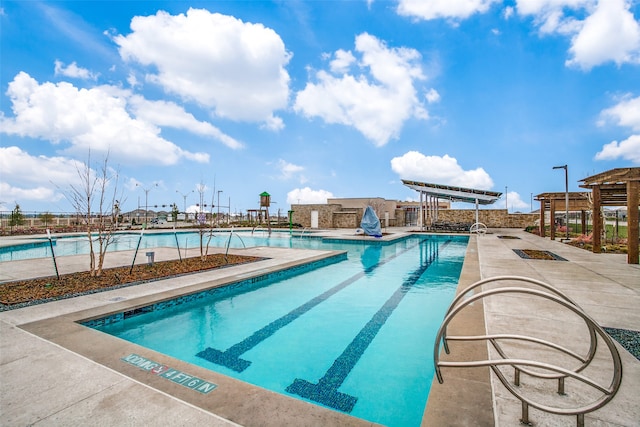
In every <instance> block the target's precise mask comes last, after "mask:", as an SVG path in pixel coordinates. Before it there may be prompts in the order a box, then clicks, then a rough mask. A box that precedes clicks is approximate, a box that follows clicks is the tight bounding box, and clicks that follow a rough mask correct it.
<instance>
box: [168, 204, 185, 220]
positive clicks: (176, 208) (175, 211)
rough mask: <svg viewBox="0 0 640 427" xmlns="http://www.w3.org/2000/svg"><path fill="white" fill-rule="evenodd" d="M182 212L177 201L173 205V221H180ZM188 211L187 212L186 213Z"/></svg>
mask: <svg viewBox="0 0 640 427" xmlns="http://www.w3.org/2000/svg"><path fill="white" fill-rule="evenodd" d="M179 213H180V210H179V209H178V205H177V204H176V203H174V204H173V205H171V216H172V217H173V222H178V214H179ZM186 214H187V213H186V212H185V215H186Z"/></svg>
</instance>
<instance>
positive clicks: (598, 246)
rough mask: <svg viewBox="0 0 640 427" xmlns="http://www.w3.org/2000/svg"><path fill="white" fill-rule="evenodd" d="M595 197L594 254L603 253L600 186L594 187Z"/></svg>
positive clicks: (592, 191)
mask: <svg viewBox="0 0 640 427" xmlns="http://www.w3.org/2000/svg"><path fill="white" fill-rule="evenodd" d="M591 194H592V195H593V253H594V254H599V253H600V252H602V209H601V207H602V205H601V201H600V186H599V185H594V186H593V189H592V190H591Z"/></svg>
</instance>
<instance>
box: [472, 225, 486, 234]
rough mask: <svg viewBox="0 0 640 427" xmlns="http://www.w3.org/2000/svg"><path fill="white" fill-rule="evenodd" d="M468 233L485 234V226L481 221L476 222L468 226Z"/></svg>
mask: <svg viewBox="0 0 640 427" xmlns="http://www.w3.org/2000/svg"><path fill="white" fill-rule="evenodd" d="M469 233H476V234H487V226H486V225H484V224H483V223H481V222H476V223H474V224H472V225H471V227H469Z"/></svg>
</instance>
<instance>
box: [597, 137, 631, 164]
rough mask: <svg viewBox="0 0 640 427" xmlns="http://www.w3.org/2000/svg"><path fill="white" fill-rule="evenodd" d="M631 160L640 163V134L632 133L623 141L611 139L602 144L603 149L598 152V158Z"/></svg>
mask: <svg viewBox="0 0 640 427" xmlns="http://www.w3.org/2000/svg"><path fill="white" fill-rule="evenodd" d="M619 158H622V159H625V160H629V161H631V162H633V163H635V164H640V135H631V136H630V137H629V138H627V139H625V140H624V141H622V142H618V141H611V142H610V143H608V144H605V145H604V146H602V150H601V151H599V152H598V153H596V156H595V159H596V160H615V159H619Z"/></svg>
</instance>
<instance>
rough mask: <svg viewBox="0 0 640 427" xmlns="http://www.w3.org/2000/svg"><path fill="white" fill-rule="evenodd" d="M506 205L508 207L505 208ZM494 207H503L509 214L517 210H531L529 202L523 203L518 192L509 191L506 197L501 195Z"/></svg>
mask: <svg viewBox="0 0 640 427" xmlns="http://www.w3.org/2000/svg"><path fill="white" fill-rule="evenodd" d="M507 203H508V204H509V206H506V204H507ZM495 207H496V208H499V207H503V208H505V209H508V210H509V211H510V212H513V211H517V210H519V209H526V210H527V211H528V210H530V209H531V201H530V200H529V201H524V200H522V198H521V197H520V194H519V193H518V192H516V191H509V192H507V194H506V195H505V194H504V193H503V194H502V197H501V198H500V200H499V201H497V202H496V206H495Z"/></svg>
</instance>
